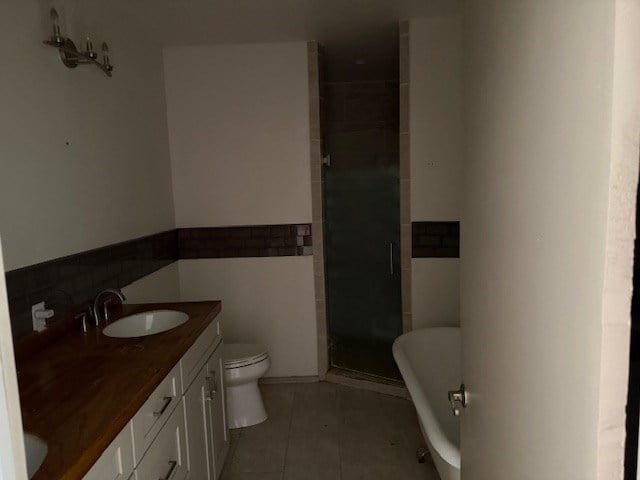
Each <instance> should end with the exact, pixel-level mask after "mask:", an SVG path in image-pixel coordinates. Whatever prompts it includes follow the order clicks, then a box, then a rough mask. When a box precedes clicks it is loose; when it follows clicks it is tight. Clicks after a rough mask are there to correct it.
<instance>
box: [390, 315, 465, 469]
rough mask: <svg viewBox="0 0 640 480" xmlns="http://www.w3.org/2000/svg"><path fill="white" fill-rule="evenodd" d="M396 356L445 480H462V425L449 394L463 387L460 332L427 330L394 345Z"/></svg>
mask: <svg viewBox="0 0 640 480" xmlns="http://www.w3.org/2000/svg"><path fill="white" fill-rule="evenodd" d="M393 356H394V358H395V359H396V363H397V364H398V368H399V369H400V373H402V377H403V378H404V381H405V384H406V385H407V389H408V390H409V393H410V394H411V399H412V400H413V403H414V405H415V407H416V411H417V412H418V419H419V420H420V429H421V430H422V435H423V436H424V438H425V441H426V443H427V446H428V447H429V451H430V452H431V456H432V457H433V461H434V463H435V465H436V468H437V469H438V473H439V474H440V477H441V478H442V480H459V479H460V425H459V420H458V418H457V417H454V416H453V414H452V413H451V408H450V406H449V400H448V397H447V393H448V391H449V390H457V389H458V388H459V386H460V377H461V371H460V329H459V328H447V327H443V328H423V329H420V330H414V331H413V332H409V333H405V334H404V335H402V336H400V337H398V338H397V339H396V341H395V342H394V344H393Z"/></svg>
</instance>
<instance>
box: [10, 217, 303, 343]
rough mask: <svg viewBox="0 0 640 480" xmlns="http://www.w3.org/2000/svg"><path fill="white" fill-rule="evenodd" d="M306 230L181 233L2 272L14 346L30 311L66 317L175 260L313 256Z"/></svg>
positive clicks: (257, 228) (273, 227)
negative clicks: (42, 306) (41, 307)
mask: <svg viewBox="0 0 640 480" xmlns="http://www.w3.org/2000/svg"><path fill="white" fill-rule="evenodd" d="M312 254H313V252H312V237H311V225H310V224H294V225H258V226H242V227H213V228H180V229H176V230H170V231H167V232H162V233H157V234H155V235H149V236H147V237H142V238H138V239H135V240H129V241H126V242H122V243H117V244H113V245H108V246H105V247H101V248H97V249H95V250H88V251H86V252H81V253H77V254H74V255H69V256H67V257H61V258H56V259H54V260H50V261H47V262H44V263H39V264H36V265H30V266H28V267H24V268H20V269H17V270H11V271H9V272H6V274H5V276H6V280H7V294H8V297H9V313H10V316H11V327H12V331H13V338H14V340H16V339H19V338H22V337H23V336H25V335H26V334H28V333H30V332H31V331H32V327H31V305H35V304H36V303H39V302H42V301H44V302H46V303H47V307H48V308H53V309H54V310H55V311H56V316H58V315H60V316H64V315H68V314H69V313H70V312H71V311H73V310H74V309H75V308H77V306H78V305H82V304H85V303H87V302H89V301H90V300H91V299H92V298H93V297H95V295H96V294H97V293H98V292H100V291H101V290H104V289H105V288H113V287H117V288H122V287H125V286H127V285H129V284H131V283H133V282H135V281H136V280H139V279H140V278H142V277H145V276H147V275H149V274H151V273H153V272H155V271H157V270H160V269H161V268H163V267H165V266H167V265H169V264H171V263H173V262H175V261H176V260H178V259H188V258H239V257H281V256H300V255H312Z"/></svg>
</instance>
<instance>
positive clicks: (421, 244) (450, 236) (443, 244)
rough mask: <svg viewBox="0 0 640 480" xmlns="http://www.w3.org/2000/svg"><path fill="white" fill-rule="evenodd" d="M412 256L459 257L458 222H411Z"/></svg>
mask: <svg viewBox="0 0 640 480" xmlns="http://www.w3.org/2000/svg"><path fill="white" fill-rule="evenodd" d="M411 237H412V238H411V240H412V242H411V243H412V248H411V250H412V257H413V258H459V257H460V222H412V224H411Z"/></svg>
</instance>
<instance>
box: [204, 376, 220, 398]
mask: <svg viewBox="0 0 640 480" xmlns="http://www.w3.org/2000/svg"><path fill="white" fill-rule="evenodd" d="M206 381H207V397H206V398H207V400H213V397H214V396H215V395H216V393H218V381H217V379H216V372H213V377H206Z"/></svg>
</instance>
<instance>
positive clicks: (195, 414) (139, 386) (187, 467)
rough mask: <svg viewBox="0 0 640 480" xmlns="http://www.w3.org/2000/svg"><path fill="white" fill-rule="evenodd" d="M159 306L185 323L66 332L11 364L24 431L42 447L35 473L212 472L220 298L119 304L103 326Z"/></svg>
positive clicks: (220, 411) (219, 411) (216, 453)
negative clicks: (127, 331)
mask: <svg viewBox="0 0 640 480" xmlns="http://www.w3.org/2000/svg"><path fill="white" fill-rule="evenodd" d="M159 309H163V310H175V311H180V312H184V313H186V314H187V315H189V320H188V321H186V322H185V323H183V324H182V325H179V326H177V327H175V328H173V329H171V330H168V331H165V332H163V333H158V334H155V335H149V336H145V337H135V338H112V337H108V336H107V335H105V334H104V333H103V332H102V330H103V328H104V326H103V327H99V328H95V327H94V328H92V329H91V330H90V331H89V332H88V333H84V334H83V333H81V332H80V331H72V332H69V333H67V334H66V335H64V336H62V337H61V338H59V339H58V340H57V341H56V342H55V343H53V344H51V345H50V346H48V347H47V348H46V349H45V350H44V351H42V352H41V353H38V354H36V355H35V356H34V357H33V358H31V359H29V360H27V361H26V362H24V361H23V362H20V363H19V367H18V379H19V384H20V392H21V403H22V410H23V423H24V429H25V431H27V432H29V433H31V434H34V435H36V436H37V437H39V438H41V439H42V440H43V441H44V442H45V443H46V444H47V447H48V454H47V456H46V458H45V459H44V462H43V463H42V465H41V467H40V469H39V470H38V471H37V472H36V473H35V475H34V476H33V478H34V479H82V478H84V479H87V480H99V479H100V480H102V479H106V478H109V479H118V480H120V479H122V480H129V479H137V480H146V479H156V478H162V479H164V478H171V479H175V480H179V479H184V478H191V479H194V480H195V479H197V480H200V479H202V480H205V479H209V480H217V479H218V478H219V477H220V472H221V470H222V467H223V464H224V460H225V457H226V454H227V450H228V446H229V434H228V430H227V427H226V418H225V395H224V382H223V380H224V375H223V359H222V335H221V329H220V316H219V313H220V310H221V304H220V302H197V303H175V304H154V305H125V306H124V307H122V311H121V312H118V314H117V315H115V316H114V317H113V320H112V322H110V324H113V323H115V321H117V320H118V318H120V317H124V316H127V315H135V314H139V313H141V312H145V311H151V310H159Z"/></svg>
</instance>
